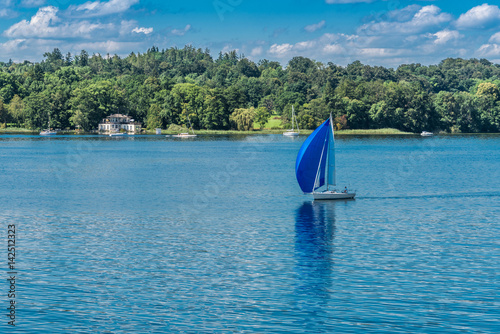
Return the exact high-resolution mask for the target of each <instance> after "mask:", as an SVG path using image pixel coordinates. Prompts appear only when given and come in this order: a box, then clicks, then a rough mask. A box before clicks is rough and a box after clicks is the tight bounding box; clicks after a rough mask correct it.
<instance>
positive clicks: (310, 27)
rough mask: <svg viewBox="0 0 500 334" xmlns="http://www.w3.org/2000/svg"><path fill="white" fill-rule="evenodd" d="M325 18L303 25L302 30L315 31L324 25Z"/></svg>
mask: <svg viewBox="0 0 500 334" xmlns="http://www.w3.org/2000/svg"><path fill="white" fill-rule="evenodd" d="M325 23H326V22H325V20H323V21H321V22H318V23H315V24H310V25H308V26H305V27H304V30H305V31H307V32H315V31H316V30H319V29H321V28H323V27H324V26H325Z"/></svg>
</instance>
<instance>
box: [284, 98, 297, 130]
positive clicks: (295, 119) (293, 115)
mask: <svg viewBox="0 0 500 334" xmlns="http://www.w3.org/2000/svg"><path fill="white" fill-rule="evenodd" d="M294 121H295V123H296V124H297V131H295V130H294V128H293V123H294ZM299 134H300V130H299V123H298V122H297V117H295V111H294V110H293V105H292V128H291V129H290V130H288V131H286V132H283V136H298V135H299Z"/></svg>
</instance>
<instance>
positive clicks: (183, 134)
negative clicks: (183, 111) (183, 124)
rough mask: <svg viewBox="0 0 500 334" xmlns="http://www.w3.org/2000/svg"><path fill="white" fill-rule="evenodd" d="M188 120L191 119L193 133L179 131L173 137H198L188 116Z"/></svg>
mask: <svg viewBox="0 0 500 334" xmlns="http://www.w3.org/2000/svg"><path fill="white" fill-rule="evenodd" d="M188 121H189V128H190V129H191V131H192V132H193V134H190V133H189V132H184V133H179V134H178V135H173V136H172V137H174V138H193V137H196V134H195V133H194V129H193V126H192V125H191V120H190V119H189V116H188Z"/></svg>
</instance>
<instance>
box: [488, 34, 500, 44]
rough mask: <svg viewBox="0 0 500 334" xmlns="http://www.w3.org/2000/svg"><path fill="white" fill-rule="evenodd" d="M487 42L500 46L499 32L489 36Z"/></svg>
mask: <svg viewBox="0 0 500 334" xmlns="http://www.w3.org/2000/svg"><path fill="white" fill-rule="evenodd" d="M489 42H490V43H498V44H500V32H497V33H496V34H494V35H493V36H491V37H490V40H489Z"/></svg>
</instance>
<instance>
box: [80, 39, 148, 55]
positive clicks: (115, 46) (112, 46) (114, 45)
mask: <svg viewBox="0 0 500 334" xmlns="http://www.w3.org/2000/svg"><path fill="white" fill-rule="evenodd" d="M140 46H141V44H140V43H135V42H117V41H111V40H108V41H102V42H91V43H79V44H75V45H72V48H73V49H75V50H87V51H89V52H92V51H96V52H101V53H119V52H122V51H124V50H134V49H137V48H139V47H140Z"/></svg>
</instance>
